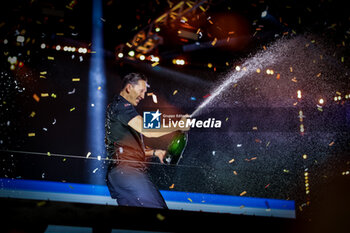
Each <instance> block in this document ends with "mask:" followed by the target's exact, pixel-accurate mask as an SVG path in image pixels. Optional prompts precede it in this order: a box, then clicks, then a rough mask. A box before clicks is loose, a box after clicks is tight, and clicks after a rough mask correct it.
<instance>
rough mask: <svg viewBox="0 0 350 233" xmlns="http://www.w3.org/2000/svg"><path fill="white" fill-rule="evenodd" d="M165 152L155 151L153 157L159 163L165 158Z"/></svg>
mask: <svg viewBox="0 0 350 233" xmlns="http://www.w3.org/2000/svg"><path fill="white" fill-rule="evenodd" d="M165 154H166V151H165V150H155V152H154V155H155V156H157V157H158V158H159V160H160V162H161V163H164V162H163V159H164V157H165Z"/></svg>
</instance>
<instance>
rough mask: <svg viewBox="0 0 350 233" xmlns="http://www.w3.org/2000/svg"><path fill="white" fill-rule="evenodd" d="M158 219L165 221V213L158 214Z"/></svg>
mask: <svg viewBox="0 0 350 233" xmlns="http://www.w3.org/2000/svg"><path fill="white" fill-rule="evenodd" d="M156 217H157V219H158V220H159V221H163V220H164V219H165V217H164V216H163V215H161V214H159V213H158V214H157V216H156Z"/></svg>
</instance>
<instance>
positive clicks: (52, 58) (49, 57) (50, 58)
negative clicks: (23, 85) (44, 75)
mask: <svg viewBox="0 0 350 233" xmlns="http://www.w3.org/2000/svg"><path fill="white" fill-rule="evenodd" d="M47 59H48V60H51V61H53V60H55V58H54V57H51V56H48V57H47Z"/></svg>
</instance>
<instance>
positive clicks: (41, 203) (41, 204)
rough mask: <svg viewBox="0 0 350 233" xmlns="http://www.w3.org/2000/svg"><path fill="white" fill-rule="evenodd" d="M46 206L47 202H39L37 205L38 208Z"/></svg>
mask: <svg viewBox="0 0 350 233" xmlns="http://www.w3.org/2000/svg"><path fill="white" fill-rule="evenodd" d="M45 204H46V201H39V202H38V203H36V206H38V207H41V206H44V205H45Z"/></svg>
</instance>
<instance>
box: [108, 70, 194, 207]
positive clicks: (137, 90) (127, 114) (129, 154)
mask: <svg viewBox="0 0 350 233" xmlns="http://www.w3.org/2000/svg"><path fill="white" fill-rule="evenodd" d="M146 91H147V78H146V77H145V76H144V75H142V74H139V73H130V74H128V75H126V76H125V77H124V79H123V82H122V90H121V92H120V94H119V95H118V96H115V97H114V99H113V101H112V103H110V104H109V105H108V107H107V113H106V123H105V129H106V135H105V143H106V149H107V153H108V157H111V158H113V159H114V160H113V163H111V165H110V166H109V169H108V172H107V177H106V182H107V186H108V189H109V191H110V194H111V197H112V198H114V199H117V202H118V204H119V205H127V206H143V207H152V208H167V205H166V203H165V201H164V199H163V197H162V195H161V194H160V192H159V190H158V189H157V188H156V187H155V185H154V184H153V183H152V182H151V181H150V179H149V177H148V174H147V173H146V163H145V161H146V160H147V159H148V158H151V157H152V156H155V157H158V158H159V160H160V162H161V163H163V159H164V156H165V154H166V151H165V150H159V149H157V150H156V149H149V150H145V146H144V144H143V136H146V137H161V136H163V135H166V134H169V133H171V132H173V131H176V130H188V129H189V128H172V129H170V130H169V131H168V132H142V127H143V118H142V117H141V116H140V115H139V114H138V113H137V112H136V109H135V107H136V106H137V105H138V104H139V102H140V101H141V100H143V99H144V98H145V93H146ZM185 119H186V118H183V119H182V120H185Z"/></svg>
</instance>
